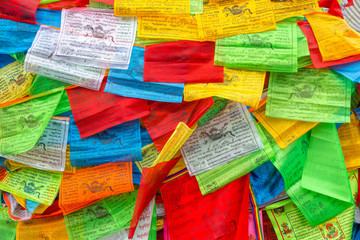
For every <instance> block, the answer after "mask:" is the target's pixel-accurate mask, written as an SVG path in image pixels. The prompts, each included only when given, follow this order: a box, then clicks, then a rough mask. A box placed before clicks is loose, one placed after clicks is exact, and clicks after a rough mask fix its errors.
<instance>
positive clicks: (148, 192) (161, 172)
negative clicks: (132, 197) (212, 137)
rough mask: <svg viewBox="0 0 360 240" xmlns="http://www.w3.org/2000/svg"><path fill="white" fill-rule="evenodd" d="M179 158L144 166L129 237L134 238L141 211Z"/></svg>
mask: <svg viewBox="0 0 360 240" xmlns="http://www.w3.org/2000/svg"><path fill="white" fill-rule="evenodd" d="M179 159H180V158H176V159H172V160H170V161H167V162H161V163H158V164H156V165H155V166H154V167H150V168H143V172H142V175H141V181H140V188H139V193H138V196H137V199H136V205H135V209H134V214H133V217H132V219H131V225H130V232H129V238H133V236H134V233H135V229H136V226H137V224H138V221H139V218H140V215H141V213H142V212H143V211H144V209H145V208H146V206H147V205H148V204H149V203H150V201H151V199H152V198H153V197H154V196H155V194H156V193H157V192H158V191H159V189H160V186H161V185H162V183H163V182H164V181H165V179H166V177H167V176H168V174H169V172H170V170H171V169H172V168H173V167H174V166H175V164H176V163H177V162H178V161H179Z"/></svg>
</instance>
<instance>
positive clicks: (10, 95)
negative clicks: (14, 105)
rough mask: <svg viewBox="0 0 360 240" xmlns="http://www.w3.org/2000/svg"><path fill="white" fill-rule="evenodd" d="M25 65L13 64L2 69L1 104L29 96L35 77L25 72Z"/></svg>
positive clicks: (0, 75) (0, 77) (0, 72)
mask: <svg viewBox="0 0 360 240" xmlns="http://www.w3.org/2000/svg"><path fill="white" fill-rule="evenodd" d="M23 65H24V64H22V63H19V62H13V63H10V64H9V65H7V66H5V67H3V68H1V69H0V103H5V102H9V101H12V100H16V99H19V98H22V97H25V96H26V95H27V92H28V91H29V89H30V87H31V83H32V80H33V78H34V76H35V75H34V74H32V73H27V72H24V67H23Z"/></svg>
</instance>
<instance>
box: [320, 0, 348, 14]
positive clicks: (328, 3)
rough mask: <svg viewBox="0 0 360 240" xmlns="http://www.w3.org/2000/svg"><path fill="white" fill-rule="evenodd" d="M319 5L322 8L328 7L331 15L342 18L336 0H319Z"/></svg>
mask: <svg viewBox="0 0 360 240" xmlns="http://www.w3.org/2000/svg"><path fill="white" fill-rule="evenodd" d="M319 6H320V7H323V8H329V11H328V13H330V14H331V15H334V16H337V17H341V18H344V16H343V13H342V11H341V7H340V4H339V2H338V1H337V0H320V1H319Z"/></svg>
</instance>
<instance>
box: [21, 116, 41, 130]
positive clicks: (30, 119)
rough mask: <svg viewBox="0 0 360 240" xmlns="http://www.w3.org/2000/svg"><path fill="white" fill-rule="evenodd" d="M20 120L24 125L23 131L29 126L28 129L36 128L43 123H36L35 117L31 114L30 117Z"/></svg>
mask: <svg viewBox="0 0 360 240" xmlns="http://www.w3.org/2000/svg"><path fill="white" fill-rule="evenodd" d="M20 120H21V121H22V122H23V123H24V125H23V126H22V127H21V129H23V128H24V127H25V126H27V127H28V128H34V127H37V126H39V125H40V124H41V123H42V121H40V122H36V121H34V120H35V116H34V115H32V114H30V115H29V116H28V117H24V116H22V117H20Z"/></svg>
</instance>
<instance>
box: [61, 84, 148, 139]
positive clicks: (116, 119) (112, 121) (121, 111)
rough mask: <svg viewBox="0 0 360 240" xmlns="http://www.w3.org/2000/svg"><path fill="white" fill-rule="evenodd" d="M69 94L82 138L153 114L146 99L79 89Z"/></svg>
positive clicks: (71, 90) (68, 92)
mask: <svg viewBox="0 0 360 240" xmlns="http://www.w3.org/2000/svg"><path fill="white" fill-rule="evenodd" d="M67 94H68V97H69V102H70V106H71V110H72V113H73V116H74V120H75V123H76V125H77V127H78V128H79V132H80V135H81V138H86V137H88V136H91V135H94V134H96V133H98V132H101V131H103V130H105V129H108V128H111V127H113V126H115V125H118V124H121V123H123V122H127V121H131V120H134V119H138V118H141V117H144V116H146V115H149V114H150V112H149V107H148V104H147V101H146V100H143V99H137V98H127V97H122V96H119V95H115V94H111V93H105V92H97V91H93V90H89V89H86V88H80V87H78V88H74V89H69V90H67Z"/></svg>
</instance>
